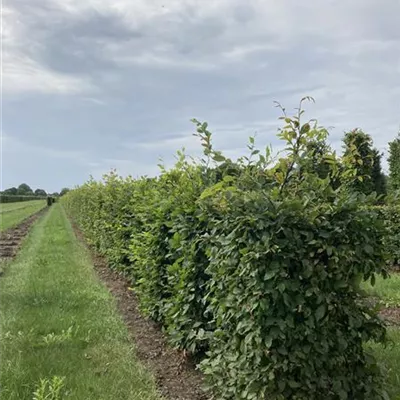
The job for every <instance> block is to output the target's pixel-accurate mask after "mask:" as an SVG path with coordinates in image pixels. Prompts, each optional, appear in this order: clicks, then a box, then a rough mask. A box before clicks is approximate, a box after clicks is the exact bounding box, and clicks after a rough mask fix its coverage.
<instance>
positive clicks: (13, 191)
mask: <svg viewBox="0 0 400 400" xmlns="http://www.w3.org/2000/svg"><path fill="white" fill-rule="evenodd" d="M3 193H4V194H8V195H11V196H16V195H17V194H18V189H17V188H16V187H12V188H9V189H6V190H5V191H4V192H3Z"/></svg>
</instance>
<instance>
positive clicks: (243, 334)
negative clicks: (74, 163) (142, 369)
mask: <svg viewBox="0 0 400 400" xmlns="http://www.w3.org/2000/svg"><path fill="white" fill-rule="evenodd" d="M299 110H300V111H299V112H298V114H297V115H295V116H293V117H288V116H287V115H286V114H285V115H284V116H283V122H284V126H283V128H282V129H281V130H280V132H279V137H280V138H281V139H282V140H284V141H285V143H286V154H285V156H284V157H282V158H280V159H278V160H277V159H274V158H272V157H271V152H270V150H269V149H268V148H267V150H266V151H265V152H260V151H259V150H257V149H256V148H255V145H254V139H253V138H250V143H249V146H248V147H249V152H250V154H249V155H248V156H243V157H241V158H239V160H237V161H235V162H233V161H232V160H230V159H228V158H226V157H225V156H224V155H223V154H222V153H221V152H218V151H216V150H214V148H213V146H212V143H211V133H210V132H209V130H208V127H207V124H206V123H204V124H202V123H200V122H198V121H196V120H195V121H194V122H195V123H196V125H197V134H196V135H197V136H198V137H199V139H200V141H201V144H202V146H203V148H204V153H205V158H204V159H202V160H200V161H199V162H196V163H194V162H193V161H192V160H188V159H187V158H186V157H185V156H184V154H183V153H179V156H180V158H179V161H178V163H177V164H176V166H175V167H174V168H173V169H171V170H165V169H162V171H161V174H160V176H159V177H157V178H142V179H137V180H134V179H132V178H122V177H120V176H118V175H117V174H116V173H115V172H111V173H110V174H108V175H106V176H105V177H104V179H103V180H102V181H101V182H96V181H94V180H93V179H91V180H90V181H89V182H87V183H86V184H84V185H83V186H81V187H79V188H78V189H75V190H73V191H71V192H69V193H68V194H67V195H65V196H64V197H63V198H62V200H61V201H62V202H63V204H64V206H65V209H66V210H67V212H68V213H69V215H70V216H71V217H72V218H73V219H74V221H75V222H76V223H77V224H78V225H79V227H80V228H81V229H82V231H83V232H84V234H85V235H86V237H87V239H88V241H90V243H91V244H92V245H93V246H95V248H96V249H97V250H98V251H99V252H100V253H102V254H104V255H105V256H106V257H107V258H108V261H109V263H110V266H111V267H112V268H115V269H116V270H118V271H121V272H122V273H124V274H125V275H126V276H127V277H128V278H129V279H130V280H131V281H132V284H133V287H134V288H135V291H136V293H137V295H138V298H139V300H140V304H141V308H142V311H143V313H144V314H145V315H147V316H149V317H151V318H153V319H154V320H156V321H159V322H161V323H162V324H163V326H164V328H165V331H166V333H167V334H168V337H169V338H170V340H171V343H172V344H173V345H175V346H177V347H179V348H182V349H187V350H189V351H190V352H191V353H196V354H198V355H199V356H200V357H201V359H202V361H201V363H200V368H201V369H202V371H203V372H204V374H205V375H206V377H207V381H208V384H209V385H208V386H209V388H210V390H212V391H213V393H214V395H215V398H218V399H257V400H261V399H293V400H294V399H307V400H309V399H322V398H324V399H352V400H356V399H360V400H361V399H363V400H366V399H371V400H372V399H373V400H377V399H384V398H386V394H385V392H384V390H383V389H382V377H381V373H380V371H379V369H378V368H377V365H376V363H375V360H374V359H373V357H372V356H371V355H370V354H367V353H366V351H365V349H364V346H363V344H364V343H366V342H367V341H370V340H375V341H384V340H385V329H384V326H383V324H382V322H381V321H380V319H379V318H378V317H377V316H376V315H375V313H374V312H373V311H372V310H370V309H369V308H368V306H367V305H366V302H365V301H364V299H363V297H362V294H361V291H360V289H359V284H360V282H361V280H368V279H370V280H371V281H372V282H373V281H374V279H375V276H376V275H377V274H383V275H385V274H386V273H385V269H384V268H385V267H384V266H385V261H386V257H387V255H386V253H385V246H384V237H385V226H384V224H383V222H382V218H380V216H379V211H377V210H376V207H371V206H370V205H372V204H375V203H376V197H375V196H373V195H372V196H368V197H367V196H365V195H361V194H358V193H355V192H353V191H351V190H350V189H349V188H350V187H353V186H354V185H352V182H351V180H352V178H353V177H355V176H356V174H354V173H353V172H352V171H351V170H349V169H348V168H347V169H343V168H340V165H339V164H340V162H341V160H339V159H338V158H337V157H336V155H335V154H334V153H333V152H331V151H330V150H329V147H327V146H324V143H325V140H326V137H327V132H326V130H325V129H323V128H321V127H319V126H318V125H317V124H316V123H311V122H306V123H302V122H301V116H302V113H303V111H301V107H300V109H299ZM315 144H317V146H315ZM315 148H318V149H321V148H323V149H325V150H324V152H321V151H319V152H318V153H316V152H314V150H313V149H315ZM346 157H349V154H347V155H346ZM311 166H312V167H311ZM320 167H323V168H320ZM320 170H323V171H324V174H323V176H321V174H318V173H317V172H316V171H320ZM343 171H344V172H343ZM354 179H356V178H354ZM338 182H342V184H340V185H338V184H337V183H338Z"/></svg>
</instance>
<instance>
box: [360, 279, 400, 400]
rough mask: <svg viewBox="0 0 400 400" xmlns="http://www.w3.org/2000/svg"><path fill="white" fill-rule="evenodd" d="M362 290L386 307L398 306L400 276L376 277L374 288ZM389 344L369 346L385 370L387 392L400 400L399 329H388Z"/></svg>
mask: <svg viewBox="0 0 400 400" xmlns="http://www.w3.org/2000/svg"><path fill="white" fill-rule="evenodd" d="M363 289H364V290H365V291H366V292H367V293H368V294H369V295H371V296H374V297H378V298H380V299H381V300H382V301H383V303H385V304H387V305H388V306H392V307H395V306H400V274H392V275H391V276H390V277H389V278H387V279H383V278H382V277H377V278H376V282H375V285H374V286H371V285H370V284H369V283H367V282H364V283H363ZM388 336H389V340H390V342H389V344H388V345H387V346H386V347H385V346H382V345H378V344H374V345H371V346H370V348H371V349H372V351H373V353H374V355H375V357H376V358H377V360H378V362H379V363H380V364H381V365H382V366H383V368H384V370H386V371H387V372H386V374H387V380H388V382H387V390H388V391H389V394H390V398H391V399H392V400H400V329H399V328H398V327H392V328H388Z"/></svg>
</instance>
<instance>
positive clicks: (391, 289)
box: [363, 273, 400, 306]
mask: <svg viewBox="0 0 400 400" xmlns="http://www.w3.org/2000/svg"><path fill="white" fill-rule="evenodd" d="M363 289H364V290H366V291H367V292H368V294H370V295H371V296H375V297H379V298H380V299H381V300H383V301H384V302H386V303H389V304H390V305H393V306H400V274H398V273H394V274H391V275H390V277H389V278H386V279H383V278H382V277H377V278H376V282H375V285H374V286H371V285H370V284H369V283H367V282H364V283H363Z"/></svg>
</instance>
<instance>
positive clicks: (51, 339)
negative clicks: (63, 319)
mask: <svg viewBox="0 0 400 400" xmlns="http://www.w3.org/2000/svg"><path fill="white" fill-rule="evenodd" d="M75 333H76V332H74V331H73V327H72V326H70V327H69V328H68V329H67V330H64V329H63V330H62V332H61V333H59V334H56V333H54V332H51V333H49V334H47V335H46V336H43V341H44V342H45V343H46V344H58V343H63V342H66V341H68V340H70V339H72V337H73V335H74V334H75Z"/></svg>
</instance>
